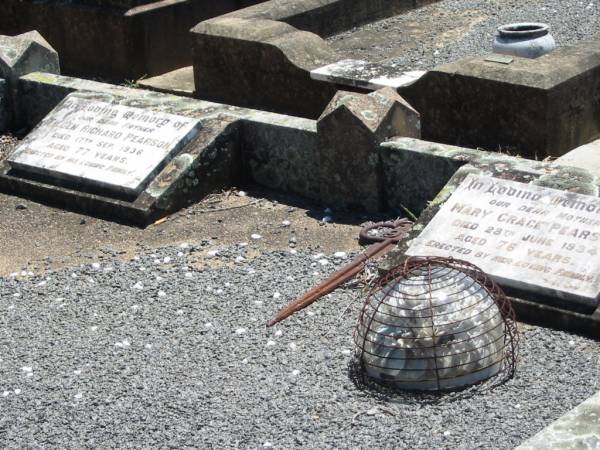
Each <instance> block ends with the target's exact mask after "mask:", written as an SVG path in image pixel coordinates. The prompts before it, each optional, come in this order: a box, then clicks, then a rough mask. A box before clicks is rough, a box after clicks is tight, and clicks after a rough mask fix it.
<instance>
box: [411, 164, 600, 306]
mask: <svg viewBox="0 0 600 450" xmlns="http://www.w3.org/2000/svg"><path fill="white" fill-rule="evenodd" d="M406 254H407V255H411V256H443V257H448V256H450V257H455V258H459V259H464V260H467V261H469V262H471V263H473V264H476V265H477V266H479V267H481V268H482V269H483V270H484V271H486V272H487V273H488V274H489V275H491V276H492V277H494V278H495V279H496V280H497V281H498V282H499V283H500V284H502V285H505V286H510V287H513V288H516V289H519V290H522V291H529V292H534V293H536V294H542V295H547V296H551V297H558V298H561V299H564V300H568V301H569V302H574V303H577V304H580V305H582V306H584V307H588V308H589V307H592V308H593V307H596V306H597V305H598V300H599V295H600V199H599V198H597V197H592V196H587V195H581V194H576V193H573V192H568V191H560V190H556V189H549V188H545V187H541V186H535V185H531V184H525V183H519V182H515V181H508V180H503V179H499V178H493V177H489V176H481V175H475V174H471V175H469V176H467V177H466V178H465V179H464V181H463V182H462V183H461V184H460V185H459V187H458V188H457V189H456V190H455V191H454V193H453V194H452V196H451V197H450V198H449V199H448V200H447V201H446V202H445V203H444V205H443V206H442V207H441V208H440V210H439V211H438V212H437V214H436V215H435V216H434V218H433V219H432V220H431V221H430V222H429V224H428V225H427V226H426V227H425V229H424V230H423V231H422V232H421V233H420V234H419V236H418V237H417V238H416V239H414V240H413V241H412V242H411V243H410V246H409V248H408V251H407V252H406Z"/></svg>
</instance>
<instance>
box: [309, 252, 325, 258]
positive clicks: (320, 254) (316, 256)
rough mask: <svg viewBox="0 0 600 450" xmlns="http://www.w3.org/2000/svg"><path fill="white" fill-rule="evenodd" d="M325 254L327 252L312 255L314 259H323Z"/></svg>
mask: <svg viewBox="0 0 600 450" xmlns="http://www.w3.org/2000/svg"><path fill="white" fill-rule="evenodd" d="M323 256H325V253H317V254H316V255H313V256H312V259H321V258H322V257H323Z"/></svg>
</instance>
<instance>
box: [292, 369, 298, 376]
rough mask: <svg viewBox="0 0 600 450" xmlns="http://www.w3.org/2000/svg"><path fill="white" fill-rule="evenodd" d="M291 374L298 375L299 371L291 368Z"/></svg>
mask: <svg viewBox="0 0 600 450" xmlns="http://www.w3.org/2000/svg"><path fill="white" fill-rule="evenodd" d="M292 375H293V376H295V377H297V376H298V375H300V371H299V370H298V369H294V370H292Z"/></svg>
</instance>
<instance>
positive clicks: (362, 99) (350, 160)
mask: <svg viewBox="0 0 600 450" xmlns="http://www.w3.org/2000/svg"><path fill="white" fill-rule="evenodd" d="M317 130H318V139H319V152H320V163H321V167H320V170H321V182H320V192H321V200H322V201H324V202H327V203H329V204H330V205H332V206H359V207H363V208H365V209H367V210H369V211H380V210H381V209H382V208H383V206H384V205H383V192H382V183H381V178H380V177H381V174H380V173H379V172H380V171H379V170H378V167H379V165H380V159H379V150H378V146H379V144H380V143H381V142H383V141H384V140H386V139H388V138H390V137H392V136H409V137H419V136H420V132H421V124H420V118H419V113H418V112H417V111H415V110H414V109H413V108H412V107H411V106H410V105H409V104H408V103H407V102H406V101H405V100H404V99H403V98H402V97H400V96H399V95H398V94H397V93H396V91H394V90H393V89H392V88H384V89H381V90H379V91H375V92H371V93H370V94H368V95H365V94H358V93H356V92H346V91H339V92H338V93H337V94H336V95H335V97H334V98H333V99H332V100H331V102H330V103H329V105H328V106H327V108H326V109H325V111H324V112H323V114H322V116H321V117H320V118H319V121H318V122H317Z"/></svg>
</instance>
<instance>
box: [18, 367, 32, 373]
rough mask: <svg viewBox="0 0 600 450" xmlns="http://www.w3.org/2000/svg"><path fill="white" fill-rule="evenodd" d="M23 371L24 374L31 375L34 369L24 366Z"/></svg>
mask: <svg viewBox="0 0 600 450" xmlns="http://www.w3.org/2000/svg"><path fill="white" fill-rule="evenodd" d="M21 370H22V371H23V372H26V373H30V372H32V371H33V368H32V367H31V366H23V367H21Z"/></svg>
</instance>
